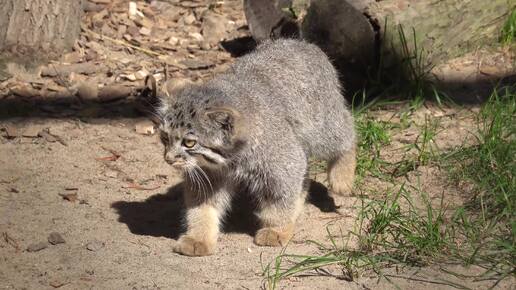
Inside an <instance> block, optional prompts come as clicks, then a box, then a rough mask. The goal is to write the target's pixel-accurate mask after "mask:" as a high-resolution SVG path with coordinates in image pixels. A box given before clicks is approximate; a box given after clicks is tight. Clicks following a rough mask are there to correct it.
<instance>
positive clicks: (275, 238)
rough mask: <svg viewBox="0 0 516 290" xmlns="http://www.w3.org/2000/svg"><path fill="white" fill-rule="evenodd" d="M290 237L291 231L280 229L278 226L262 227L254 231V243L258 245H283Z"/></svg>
mask: <svg viewBox="0 0 516 290" xmlns="http://www.w3.org/2000/svg"><path fill="white" fill-rule="evenodd" d="M291 237H292V232H291V231H288V230H287V231H281V230H279V229H278V228H263V229H260V230H258V232H256V235H255V236H254V243H255V244H257V245H258V246H270V247H279V246H285V245H286V244H287V242H288V241H289V240H290V238H291Z"/></svg>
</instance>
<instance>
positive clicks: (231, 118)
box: [206, 107, 245, 139]
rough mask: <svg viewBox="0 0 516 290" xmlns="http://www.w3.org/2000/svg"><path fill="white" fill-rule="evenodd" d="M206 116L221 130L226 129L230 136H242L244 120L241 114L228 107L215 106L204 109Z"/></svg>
mask: <svg viewBox="0 0 516 290" xmlns="http://www.w3.org/2000/svg"><path fill="white" fill-rule="evenodd" d="M206 116H207V117H208V119H209V120H211V121H212V122H216V123H218V124H219V125H220V126H221V128H222V129H223V130H226V131H228V133H230V135H231V136H232V138H233V139H234V138H243V134H244V133H245V129H244V127H245V121H244V120H243V117H242V114H240V112H238V111H237V110H235V109H233V108H230V107H216V108H211V109H209V110H206Z"/></svg>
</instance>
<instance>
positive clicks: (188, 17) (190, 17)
mask: <svg viewBox="0 0 516 290" xmlns="http://www.w3.org/2000/svg"><path fill="white" fill-rule="evenodd" d="M194 22H195V16H193V14H188V15H186V16H183V23H184V24H186V25H190V24H192V23H194Z"/></svg>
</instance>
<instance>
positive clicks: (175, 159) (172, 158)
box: [165, 152, 183, 165]
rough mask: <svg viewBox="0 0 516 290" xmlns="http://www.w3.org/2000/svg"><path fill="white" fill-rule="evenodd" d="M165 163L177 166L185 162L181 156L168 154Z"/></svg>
mask: <svg viewBox="0 0 516 290" xmlns="http://www.w3.org/2000/svg"><path fill="white" fill-rule="evenodd" d="M165 161H166V162H167V163H168V164H170V165H177V163H181V162H182V161H183V158H182V157H181V155H179V154H174V153H172V152H167V153H166V154H165Z"/></svg>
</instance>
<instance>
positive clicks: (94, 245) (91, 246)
mask: <svg viewBox="0 0 516 290" xmlns="http://www.w3.org/2000/svg"><path fill="white" fill-rule="evenodd" d="M103 247H104V243H103V242H100V241H91V242H89V243H88V244H86V249H87V250H89V251H92V252H96V251H98V250H100V249H102V248H103Z"/></svg>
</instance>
